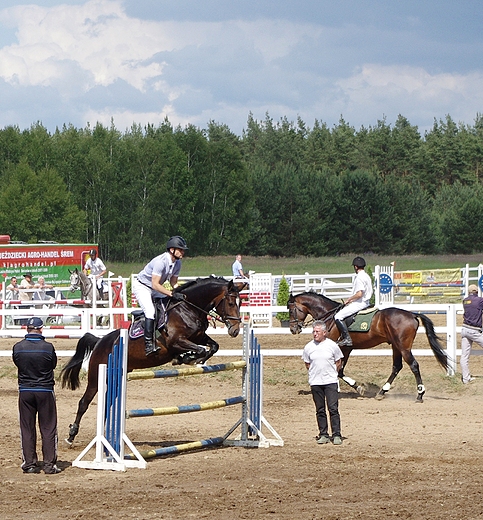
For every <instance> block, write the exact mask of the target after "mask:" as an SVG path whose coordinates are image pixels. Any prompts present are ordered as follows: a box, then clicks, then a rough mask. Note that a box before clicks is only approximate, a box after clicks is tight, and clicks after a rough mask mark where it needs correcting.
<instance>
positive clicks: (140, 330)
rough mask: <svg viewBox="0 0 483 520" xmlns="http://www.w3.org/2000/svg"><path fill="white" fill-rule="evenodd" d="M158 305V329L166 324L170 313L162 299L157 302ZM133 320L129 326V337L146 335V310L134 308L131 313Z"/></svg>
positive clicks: (134, 337) (135, 337)
mask: <svg viewBox="0 0 483 520" xmlns="http://www.w3.org/2000/svg"><path fill="white" fill-rule="evenodd" d="M155 307H156V323H157V327H156V328H157V330H161V329H162V328H163V327H165V326H166V322H167V320H168V313H167V312H166V308H165V306H164V304H163V303H162V302H161V301H159V302H158V301H156V302H155ZM131 316H132V319H133V322H132V323H131V325H130V327H129V337H130V338H131V339H137V338H140V337H141V336H143V335H144V312H143V311H142V310H141V309H138V310H134V311H132V313H131Z"/></svg>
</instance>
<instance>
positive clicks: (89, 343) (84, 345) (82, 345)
mask: <svg viewBox="0 0 483 520" xmlns="http://www.w3.org/2000/svg"><path fill="white" fill-rule="evenodd" d="M98 341H99V338H98V337H97V336H94V334H91V333H90V332H88V333H87V334H84V335H83V336H82V338H81V339H80V340H79V341H78V343H77V348H76V351H75V354H74V355H73V356H72V358H71V359H70V361H69V362H68V363H67V365H65V367H64V368H63V369H62V372H61V373H60V377H61V380H62V388H65V387H67V388H69V389H70V390H77V388H79V386H80V380H79V373H80V370H81V368H82V363H83V361H84V359H85V358H86V357H87V356H88V355H89V354H90V353H91V352H92V351H93V350H94V347H95V346H96V343H97V342H98Z"/></svg>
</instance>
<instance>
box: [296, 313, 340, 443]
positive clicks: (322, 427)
mask: <svg viewBox="0 0 483 520" xmlns="http://www.w3.org/2000/svg"><path fill="white" fill-rule="evenodd" d="M312 329H313V332H312V334H313V338H314V339H313V340H312V341H309V342H308V343H307V345H305V347H304V350H303V353H302V360H303V361H304V363H305V366H306V367H307V370H308V371H309V385H310V389H311V391H312V397H313V399H314V403H315V416H316V418H317V425H318V427H319V434H318V435H317V437H316V440H317V443H318V444H327V443H328V442H330V438H329V429H328V421H327V411H326V405H327V410H328V411H329V416H330V426H331V430H332V442H333V443H334V444H336V445H340V444H342V436H341V433H340V415H339V385H338V375H339V370H340V369H341V367H342V360H343V358H344V355H343V354H342V352H341V350H340V348H339V346H338V345H337V343H336V342H335V341H332V340H331V339H329V338H327V326H326V324H325V323H324V322H323V321H320V320H317V321H314V324H313V326H312Z"/></svg>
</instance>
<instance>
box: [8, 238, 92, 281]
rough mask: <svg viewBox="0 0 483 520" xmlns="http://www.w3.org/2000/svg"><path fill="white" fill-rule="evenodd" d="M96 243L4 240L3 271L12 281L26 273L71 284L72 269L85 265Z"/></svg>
mask: <svg viewBox="0 0 483 520" xmlns="http://www.w3.org/2000/svg"><path fill="white" fill-rule="evenodd" d="M91 249H95V250H97V245H95V244H51V243H49V244H0V274H1V275H3V277H4V279H6V281H8V280H9V279H10V278H11V277H12V276H16V277H17V278H18V280H19V282H20V280H21V279H22V276H23V274H24V273H28V272H30V273H32V277H33V280H34V282H36V281H37V279H38V277H39V276H44V277H45V281H46V282H47V283H49V284H52V285H59V286H62V285H69V283H70V278H69V276H70V275H69V269H70V270H73V269H75V268H76V267H77V268H78V269H81V268H82V267H83V266H84V264H85V262H86V260H87V258H88V257H89V251H90V250H91Z"/></svg>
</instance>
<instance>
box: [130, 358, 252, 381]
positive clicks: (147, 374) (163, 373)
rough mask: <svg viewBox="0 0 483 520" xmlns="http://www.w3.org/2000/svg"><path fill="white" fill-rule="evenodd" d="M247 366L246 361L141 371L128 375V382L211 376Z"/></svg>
mask: <svg viewBox="0 0 483 520" xmlns="http://www.w3.org/2000/svg"><path fill="white" fill-rule="evenodd" d="M246 366H247V363H246V361H244V360H243V361H233V362H231V363H222V364H219V365H201V366H195V367H186V368H175V369H166V370H142V371H141V370H140V371H139V372H131V373H130V374H128V376H127V379H128V381H135V380H138V379H162V378H166V377H181V376H192V375H196V374H211V373H213V372H225V371H226V370H237V369H239V368H244V367H246Z"/></svg>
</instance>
